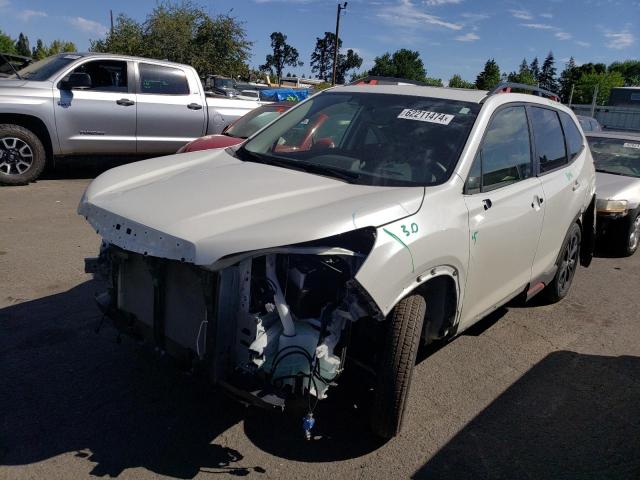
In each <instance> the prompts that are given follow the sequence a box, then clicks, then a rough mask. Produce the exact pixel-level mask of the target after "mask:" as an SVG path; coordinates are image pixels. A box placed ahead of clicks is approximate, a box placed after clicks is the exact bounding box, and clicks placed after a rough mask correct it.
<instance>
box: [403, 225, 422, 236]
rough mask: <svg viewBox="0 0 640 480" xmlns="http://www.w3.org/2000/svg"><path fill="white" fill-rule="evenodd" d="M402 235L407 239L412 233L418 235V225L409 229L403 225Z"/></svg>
mask: <svg viewBox="0 0 640 480" xmlns="http://www.w3.org/2000/svg"><path fill="white" fill-rule="evenodd" d="M402 233H404V235H405V236H406V237H408V236H409V235H411V234H412V233H418V224H417V223H412V224H411V225H410V226H409V227H407V226H406V225H402Z"/></svg>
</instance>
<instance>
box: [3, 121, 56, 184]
mask: <svg viewBox="0 0 640 480" xmlns="http://www.w3.org/2000/svg"><path fill="white" fill-rule="evenodd" d="M45 161H46V152H45V150H44V146H43V145H42V142H41V141H40V139H39V138H38V137H37V136H36V135H35V134H34V133H33V132H31V131H30V130H27V129H26V128H24V127H21V126H19V125H11V124H5V125H0V184H4V185H26V184H27V183H29V182H31V181H33V180H35V179H36V178H38V176H39V175H40V173H42V170H43V169H44V165H45Z"/></svg>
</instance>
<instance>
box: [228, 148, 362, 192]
mask: <svg viewBox="0 0 640 480" xmlns="http://www.w3.org/2000/svg"><path fill="white" fill-rule="evenodd" d="M236 154H239V155H238V156H239V158H240V159H241V160H244V161H248V162H256V163H263V164H265V165H274V166H276V167H282V168H289V169H293V170H301V171H303V172H308V173H315V174H318V175H325V176H328V177H333V178H338V179H340V180H344V181H345V182H348V183H353V181H354V180H357V179H358V178H360V174H358V173H355V172H349V171H347V170H342V169H340V168H335V167H330V166H326V165H318V164H317V163H306V162H301V161H299V160H289V159H288V158H282V157H273V156H271V155H268V156H267V155H261V154H258V153H254V152H250V151H249V150H247V149H246V148H239V149H238V150H237V152H236Z"/></svg>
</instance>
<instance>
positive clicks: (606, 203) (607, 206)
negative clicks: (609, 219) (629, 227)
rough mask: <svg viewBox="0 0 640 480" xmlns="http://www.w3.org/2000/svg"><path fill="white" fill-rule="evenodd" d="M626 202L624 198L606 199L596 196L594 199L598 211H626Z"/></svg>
mask: <svg viewBox="0 0 640 480" xmlns="http://www.w3.org/2000/svg"><path fill="white" fill-rule="evenodd" d="M627 206H628V202H627V201H626V200H607V199H605V198H598V200H597V201H596V210H597V211H598V212H599V213H621V214H625V213H627V208H628V207H627Z"/></svg>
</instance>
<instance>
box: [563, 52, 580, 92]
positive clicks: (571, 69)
mask: <svg viewBox="0 0 640 480" xmlns="http://www.w3.org/2000/svg"><path fill="white" fill-rule="evenodd" d="M576 80H578V70H577V68H576V61H575V59H574V58H573V57H571V58H569V61H568V62H567V63H566V64H565V66H564V70H563V71H562V73H561V74H560V82H559V83H560V99H561V100H562V101H563V102H564V103H569V97H571V86H572V85H574V84H575V82H576ZM572 103H573V100H572Z"/></svg>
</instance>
